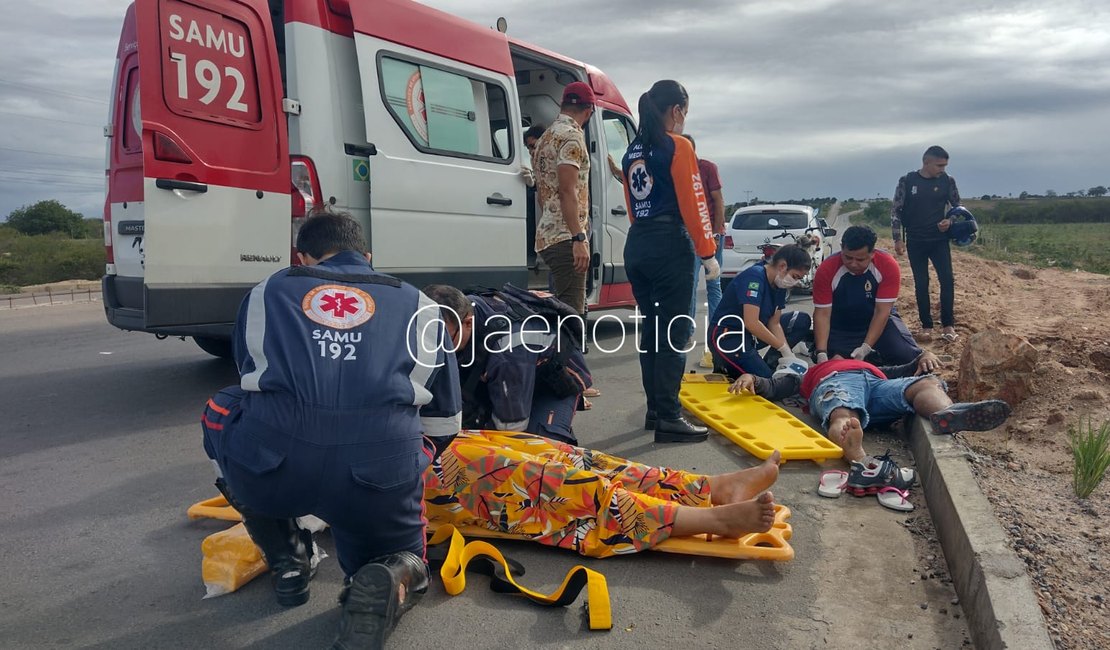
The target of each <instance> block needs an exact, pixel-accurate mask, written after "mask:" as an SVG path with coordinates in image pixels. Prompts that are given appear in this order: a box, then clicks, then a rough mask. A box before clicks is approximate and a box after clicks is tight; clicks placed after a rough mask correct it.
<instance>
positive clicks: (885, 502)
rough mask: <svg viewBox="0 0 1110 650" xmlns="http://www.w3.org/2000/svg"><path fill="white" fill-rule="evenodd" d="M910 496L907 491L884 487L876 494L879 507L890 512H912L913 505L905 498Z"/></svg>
mask: <svg viewBox="0 0 1110 650" xmlns="http://www.w3.org/2000/svg"><path fill="white" fill-rule="evenodd" d="M909 495H910V493H909V490H899V489H898V488H896V487H885V488H883V489H881V490H879V491H878V492H877V493H876V495H875V496H876V497H878V499H879V505H881V506H883V507H884V508H890V509H891V510H897V511H899V512H910V511H911V510H913V504H912V503H910V502H909V500H908V499H907V498H906V497H908V496H909Z"/></svg>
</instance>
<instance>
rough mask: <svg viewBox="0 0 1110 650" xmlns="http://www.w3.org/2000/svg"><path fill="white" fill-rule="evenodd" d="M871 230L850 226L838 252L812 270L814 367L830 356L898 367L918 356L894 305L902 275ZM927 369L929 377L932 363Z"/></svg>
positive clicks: (918, 352) (916, 348) (914, 343)
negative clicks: (874, 358) (876, 360)
mask: <svg viewBox="0 0 1110 650" xmlns="http://www.w3.org/2000/svg"><path fill="white" fill-rule="evenodd" d="M876 239H877V238H876V236H875V231H874V230H871V229H870V228H868V227H867V226H851V227H849V228H848V229H847V230H845V231H844V234H843V235H842V236H841V237H840V252H839V253H836V254H835V255H830V256H829V257H827V258H825V261H824V262H821V266H819V267H817V273H815V274H814V277H813V339H814V343H815V345H816V357H817V358H816V359H814V360H815V361H817V362H818V363H824V362H825V361H827V360H829V359H832V358H834V357H837V356H840V357H842V358H845V359H848V358H851V359H855V360H857V361H867V360H868V358H869V357H870V356H871V353H872V352H878V353H879V356H880V357H882V363H883V364H885V365H890V366H899V365H902V364H906V363H910V362H911V361H913V360H915V359H917V358H919V357H920V356H921V348H919V347H918V346H917V343H916V342H914V340H913V336H911V335H910V331H909V330H908V329H906V324H905V323H904V322H902V317H901V316H899V315H898V310H897V309H895V307H894V302H895V301H896V300H897V299H898V290H899V289H900V288H901V271H900V270H899V269H898V262H897V261H896V260H895V259H894V256H892V255H891V254H890V253H887V252H885V251H881V250H875V241H876ZM929 365H930V368H928V370H929V371H930V372H931V371H932V370H933V368H932V367H931V366H932V365H933V364H932V363H930V364H929Z"/></svg>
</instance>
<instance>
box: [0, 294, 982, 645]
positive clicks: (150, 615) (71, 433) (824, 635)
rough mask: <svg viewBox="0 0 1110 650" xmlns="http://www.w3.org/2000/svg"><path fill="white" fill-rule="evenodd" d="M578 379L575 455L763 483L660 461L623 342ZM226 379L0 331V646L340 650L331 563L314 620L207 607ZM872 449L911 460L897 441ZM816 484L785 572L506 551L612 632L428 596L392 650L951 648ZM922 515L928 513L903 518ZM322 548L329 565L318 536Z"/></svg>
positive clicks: (890, 557) (260, 601) (670, 453)
mask: <svg viewBox="0 0 1110 650" xmlns="http://www.w3.org/2000/svg"><path fill="white" fill-rule="evenodd" d="M599 332H600V335H601V339H602V342H603V345H605V346H606V347H607V348H609V347H615V346H616V344H617V343H618V342H619V340H620V327H618V326H617V325H616V324H615V323H612V322H605V323H603V325H602V327H600V328H599ZM694 357H695V355H690V362H691V368H693V367H694V364H696V362H697V359H696V358H694ZM588 361H589V362H590V364H591V367H592V370H593V371H594V374H595V380H596V382H597V385H598V386H599V387H600V388H601V390H602V392H603V395H602V396H601V397H599V398H596V399H595V400H594V404H595V408H594V409H593V410H592V411H589V412H586V413H582V414H580V415H579V417H578V419H577V420H576V422H575V426H576V431H577V433H578V437H579V439H580V440H581V441H582V443H583V444H584V445H586V446H592V447H596V448H599V449H603V450H605V451H608V452H611V453H615V454H618V455H623V456H628V457H631V458H635V459H637V460H640V461H644V462H647V463H651V464H659V465H670V466H677V467H682V468H689V469H694V470H696V471H699V472H706V473H717V472H726V471H731V470H734V469H737V468H740V467H745V466H749V465H751V464H753V463H754V462H755V461H754V459H753V458H752V457H750V456H748V455H747V454H746V453H744V452H743V451H741V450H740V449H739V448H737V447H735V446H734V445H732V444H731V443H729V442H727V441H726V440H725V439H723V438H721V437H719V436H711V438H710V440H709V441H708V442H705V443H701V444H697V445H687V446H673V445H670V446H660V445H655V444H654V443H653V441H652V438H651V434H650V433H648V432H645V431H642V430H641V429H640V426H641V424H642V420H643V404H642V394H641V389H640V385H639V371H638V366H637V363H636V357H635V353H634V347H633V345H632V342H631V341H626V342H625V344H624V346H623V348H622V349H621V350H620V351H619V352H617V353H614V354H604V353H601V352H600V351H599V350H594V351H593V352H591V354H590V355H589V357H588ZM236 380H237V377H236V375H235V372H234V369H233V367H232V366H231V365H230V364H227V363H225V362H222V361H219V360H216V359H212V358H210V357H208V356H207V355H205V354H204V353H203V352H201V351H200V350H199V349H198V348H197V347H196V346H195V345H194V344H193V343H192V342H191V341H180V340H176V339H170V340H166V341H158V340H156V339H155V338H154V337H152V336H149V335H144V334H135V333H126V332H121V331H118V330H116V329H114V328H112V327H111V326H109V325H108V324H107V323H106V322H105V320H104V315H103V312H102V309H101V305H100V304H99V303H85V304H68V305H56V306H47V307H34V308H26V309H12V310H0V414H2V417H0V494H2V495H3V497H2V499H0V518H2V521H3V522H4V525H3V526H2V527H0V575H2V576H3V587H0V645H2V646H3V647H6V648H49V647H92V648H319V647H326V646H327V644H328V643H330V641H331V639H332V637H333V634H334V630H335V627H336V624H337V621H338V617H339V610H338V608H337V607H336V605H335V597H336V595H337V594H338V592H339V588H340V583H341V575H340V571H339V569H338V566H337V564H336V562H335V560H334V557H332V558H329V559H327V560H325V561H324V563H323V564H322V566H321V568H320V572H319V574H318V575H317V577H316V579H315V581H314V582H313V586H312V591H313V596H312V599H311V601H310V602H309V603H308V604H307V605H305V606H302V607H299V608H294V609H283V608H281V607H279V606H278V605H277V604H276V603H275V602H274V599H273V596H272V593H271V592H270V588H269V585H268V581H267V580H263V579H259V580H255V581H254V582H253V583H251V584H249V585H247V586H246V587H245V588H243V589H242V590H241V591H239V592H238V593H235V594H231V595H229V596H225V597H221V598H215V599H210V600H202V596H203V595H204V588H203V586H202V584H201V579H200V543H201V540H203V539H204V537H205V536H206V535H209V534H211V533H213V532H215V531H217V530H220V529H222V528H224V527H226V524H224V523H220V522H215V521H199V522H190V521H188V520H187V519H186V517H185V508H186V507H187V506H188V505H189V504H191V503H193V502H195V501H198V500H200V499H203V498H207V497H209V496H213V495H214V494H215V489H214V488H213V487H212V478H213V477H212V470H211V467H210V465H209V462H208V461H207V459H206V458H205V456H204V452H203V450H202V448H201V438H200V428H199V423H198V420H199V417H200V412H201V408H202V406H203V404H204V401H205V400H206V399H207V397H208V396H209V395H211V394H212V393H213V392H215V391H216V390H217V389H219V388H220V387H222V386H224V385H226V384H229V383H234V382H235V381H236ZM871 445H872V447H880V448H881V447H883V446H887V445H889V446H892V447H894V448H895V451H896V453H900V454H901V455H902V457H903V458H905V457H906V452H905V450H904V447H901V446H900V445H901V443H900V441H898V440H897V439H892V438H890V437H886V438H881V439H879V440H872V441H871ZM880 451H881V449H880ZM834 466H835V465H834ZM818 472H819V469H818V467H817V466H816V465H814V464H812V463H808V462H794V463H788V464H786V465H785V466H784V467H783V469H782V474H781V478H780V481H779V483H778V485H777V486H776V488H775V489H774V492H775V494H776V497H777V500H779V501H780V502H782V503H785V504H787V505H788V506H790V508H791V509H792V510H793V512H794V517H793V519H792V524H793V526H794V538H793V540H792V544H793V546H794V548H795V551H796V554H797V557H796V559H795V560H794V561H792V562H789V563H783V564H773V563H765V562H733V561H726V560H717V559H705V558H694V557H685V556H676V555H669V554H663V553H652V552H648V553H642V554H639V555H636V556H630V557H621V558H611V559H606V560H589V559H584V558H578V557H576V556H575V555H573V554H571V553H569V552H565V551H558V550H553V549H547V548H543V547H541V546H539V545H534V544H528V543H505V542H498V546H499V547H501V548H502V549H503V550H504V551H506V552H507V553H508V554H510V555H511V556H513V557H515V558H516V559H518V560H520V561H521V562H523V563H524V564H525V566H526V567H527V569H528V571H527V574H526V575H525V576H524V577H523V578H522V581H523V582H524V584H526V585H528V586H530V587H533V588H535V589H538V590H551V589H553V588H555V587H556V586H557V585H558V583H559V582H560V581H561V579H562V576H563V575H564V573H565V572H566V571H567V570H568V569H569V568H570V567H572V566H574V565H575V564H579V563H582V564H586V565H587V566H590V567H592V568H594V569H597V570H598V571H601V572H602V573H604V574H605V575H606V576H607V578H608V582H609V588H610V594H611V598H612V605H613V617H614V628H613V630H612V631H609V632H590V631H588V629H587V627H586V622H585V621H586V619H585V615H584V612H583V610H582V607H581V603H582V601H581V600H580V601H579V602H578V603H576V604H575V605H573V606H571V607H567V608H564V609H551V608H540V607H537V606H534V605H532V604H530V603H528V602H524V601H522V600H519V599H517V598H513V597H510V596H505V595H499V594H494V593H492V592H490V591H488V589H487V588H486V580H485V579H484V578H482V577H479V576H475V577H472V578H471V579H470V581H469V585H468V588H467V590H466V591H465V592H464V593H463V594H462V595H459V596H454V597H451V596H447V595H446V594H445V593H444V591H443V589H442V586H441V585H439V584H438V583H436V584H434V585H433V588H432V590H431V592H430V593H429V595H428V596H427V597H426V598H425V600H424V602H423V603H422V604H421V605H420V606H419V607H418V608H416V609H415V610H413V611H412V612H411V613H409V614H408V615H407V616H406V617H405V619H404V620H403V621H402V623H401V626H400V627H399V628H398V630H397V632H396V633H395V634H394V637H393V639H392V643H391V647H394V648H427V649H433V648H451V649H456V648H495V647H496V648H524V647H549V648H564V647H567V648H579V647H582V648H594V647H596V648H607V649H608V648H637V649H641V648H658V647H673V646H676V645H679V644H683V645H697V646H699V647H729V648H737V647H741V648H742V647H752V646H759V647H770V648H835V647H846V646H848V644H854V643H858V642H859V641H869V642H872V643H874V644H876V645H878V646H880V647H902V648H955V647H960V646H961V645H962V644H963V643H964V639H965V638H966V628H965V625H964V622H963V619H962V618H959V619H957V618H955V617H954V615H955V614H958V610H959V608H958V607H954V606H952V605H950V604H949V601H950V599H951V598H953V596H954V593H953V591H952V589H951V587H950V586H947V585H944V584H941V583H939V582H938V581H937V580H919V579H917V578H918V576H917V574H916V572H914V569H915V568H918V567H919V564H918V560H919V558H920V557H921V556H922V554H924V553H926V552H930V551H929V549H928V547H926V545H925V540H923V539H921V538H920V537H918V536H915V535H912V534H911V533H910V532H909V530H908V529H907V527H906V526H904V525H903V522H904V521H905V520H906V519H907V516H906V515H903V514H900V513H895V512H892V511H890V510H885V509H883V508H881V507H880V506H879V505H878V504H877V503H876V502H875V500H874V499H872V498H866V499H862V498H861V499H857V498H853V497H850V496H845V497H842V498H840V499H837V500H830V499H822V498H820V497H818V496H816V494H815V491H814V490H815V484H816V481H817V476H818ZM918 503H919V504H920V501H918ZM924 514H925V510H924V508H923V507H920V505H919V510H918V512H915V513H913V516H922V515H924ZM322 544H323V545H324V546H325V548H327V549H328V550H329V551H330V547H331V540H330V537H328V536H327V535H326V534H325V535H323V536H322ZM922 605H925V606H926V607H927V608H926V609H923V608H922ZM943 609H947V610H948V611H947V612H946V613H941V610H943Z"/></svg>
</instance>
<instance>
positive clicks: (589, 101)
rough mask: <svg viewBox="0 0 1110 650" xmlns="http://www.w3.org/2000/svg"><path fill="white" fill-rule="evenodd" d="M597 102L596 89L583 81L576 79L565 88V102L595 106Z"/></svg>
mask: <svg viewBox="0 0 1110 650" xmlns="http://www.w3.org/2000/svg"><path fill="white" fill-rule="evenodd" d="M596 102H597V98H596V97H594V91H593V89H592V88H590V86H589V85H588V84H586V83H583V82H581V81H574V82H571V83H569V84H567V87H566V88H564V89H563V103H564V104H583V105H586V106H593V105H594V104H595V103H596Z"/></svg>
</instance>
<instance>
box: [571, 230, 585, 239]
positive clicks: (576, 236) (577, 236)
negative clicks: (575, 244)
mask: <svg viewBox="0 0 1110 650" xmlns="http://www.w3.org/2000/svg"><path fill="white" fill-rule="evenodd" d="M570 240H571V241H586V233H584V232H580V233H578V234H577V235H575V236H573V237H571V238H570Z"/></svg>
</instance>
